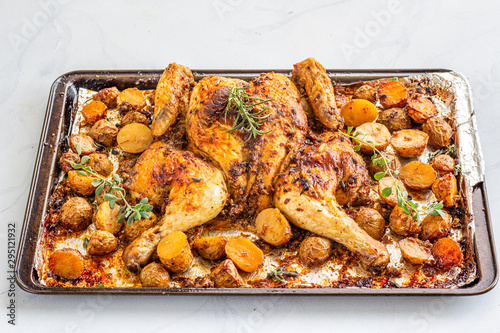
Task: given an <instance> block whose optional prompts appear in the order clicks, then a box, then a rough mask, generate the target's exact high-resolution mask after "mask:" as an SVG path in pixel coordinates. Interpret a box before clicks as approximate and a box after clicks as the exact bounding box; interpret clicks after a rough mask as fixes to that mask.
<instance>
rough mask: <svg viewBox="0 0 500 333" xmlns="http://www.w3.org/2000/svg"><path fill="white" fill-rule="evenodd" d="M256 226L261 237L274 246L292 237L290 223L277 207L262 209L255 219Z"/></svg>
mask: <svg viewBox="0 0 500 333" xmlns="http://www.w3.org/2000/svg"><path fill="white" fill-rule="evenodd" d="M255 228H256V229H257V234H258V235H259V237H260V238H262V239H263V240H265V241H266V242H267V243H269V244H271V245H274V246H280V245H283V244H285V243H287V242H288V241H289V240H290V238H292V229H291V228H290V223H288V220H287V219H286V218H285V216H283V214H281V212H280V210H279V209H277V208H267V209H264V210H263V211H261V212H260V213H259V215H257V218H256V219H255Z"/></svg>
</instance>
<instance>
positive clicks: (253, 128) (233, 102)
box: [224, 86, 273, 143]
mask: <svg viewBox="0 0 500 333" xmlns="http://www.w3.org/2000/svg"><path fill="white" fill-rule="evenodd" d="M246 89H248V86H245V87H238V86H234V87H232V88H231V89H230V90H229V97H228V98H227V105H226V109H225V112H224V120H225V122H226V124H227V115H228V113H229V112H230V111H231V110H235V111H236V119H235V121H234V125H233V127H232V128H231V129H229V130H227V132H229V136H230V135H231V133H232V132H234V131H236V130H240V131H244V132H250V136H249V137H248V139H247V140H246V141H245V142H243V143H247V142H248V141H249V140H250V139H252V138H256V137H258V136H260V135H262V134H266V133H270V132H272V131H273V130H272V129H271V130H269V131H267V132H262V131H261V130H259V127H260V125H262V124H263V123H264V121H265V120H266V119H267V118H268V117H269V116H270V115H271V114H267V115H264V113H265V112H266V111H267V109H268V108H269V105H267V106H266V107H265V108H264V109H263V110H262V111H259V112H254V113H252V109H253V108H254V107H255V106H257V105H260V104H263V103H267V102H270V101H273V99H264V98H259V97H255V96H252V95H251V94H249V93H248V92H246V91H245V90H246ZM254 101H255V102H254Z"/></svg>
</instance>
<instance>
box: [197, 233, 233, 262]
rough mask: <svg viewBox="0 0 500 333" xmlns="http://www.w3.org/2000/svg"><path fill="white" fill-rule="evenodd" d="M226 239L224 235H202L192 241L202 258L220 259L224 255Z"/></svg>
mask: <svg viewBox="0 0 500 333" xmlns="http://www.w3.org/2000/svg"><path fill="white" fill-rule="evenodd" d="M228 240H229V238H228V237H225V236H213V237H202V238H198V239H197V240H195V241H194V247H195V249H196V251H198V253H199V254H200V256H202V257H203V258H205V259H208V260H220V259H222V258H224V257H225V256H226V243H227V241H228Z"/></svg>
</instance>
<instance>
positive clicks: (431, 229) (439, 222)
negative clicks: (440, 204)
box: [420, 212, 452, 241]
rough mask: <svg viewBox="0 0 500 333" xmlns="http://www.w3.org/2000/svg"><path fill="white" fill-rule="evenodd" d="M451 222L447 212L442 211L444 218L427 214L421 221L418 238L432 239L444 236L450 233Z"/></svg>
mask: <svg viewBox="0 0 500 333" xmlns="http://www.w3.org/2000/svg"><path fill="white" fill-rule="evenodd" d="M451 222H452V218H451V215H450V214H448V213H447V212H444V218H443V217H441V216H440V215H436V216H434V215H431V214H428V215H427V216H426V217H425V218H424V219H423V221H422V232H421V233H420V238H422V239H424V240H431V241H433V240H436V239H439V238H443V237H446V235H448V234H449V233H450V227H451Z"/></svg>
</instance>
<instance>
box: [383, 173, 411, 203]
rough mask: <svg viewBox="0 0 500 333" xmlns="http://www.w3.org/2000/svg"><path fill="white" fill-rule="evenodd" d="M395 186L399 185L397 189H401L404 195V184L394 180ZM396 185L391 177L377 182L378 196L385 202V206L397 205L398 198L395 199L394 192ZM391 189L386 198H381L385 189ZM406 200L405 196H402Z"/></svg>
mask: <svg viewBox="0 0 500 333" xmlns="http://www.w3.org/2000/svg"><path fill="white" fill-rule="evenodd" d="M396 184H397V185H399V188H401V191H402V192H403V193H404V192H405V191H406V187H405V186H404V184H403V183H402V182H401V181H400V180H398V179H396ZM396 184H394V181H393V180H392V178H391V177H384V178H382V179H381V180H379V181H378V194H379V195H380V197H381V198H382V200H384V201H385V203H386V204H388V205H391V206H396V205H397V203H398V197H397V191H396V186H395V185H396ZM388 187H392V192H391V194H390V195H389V196H388V197H385V198H384V197H383V196H382V192H383V191H384V189H385V188H388ZM404 198H405V199H406V196H404Z"/></svg>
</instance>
